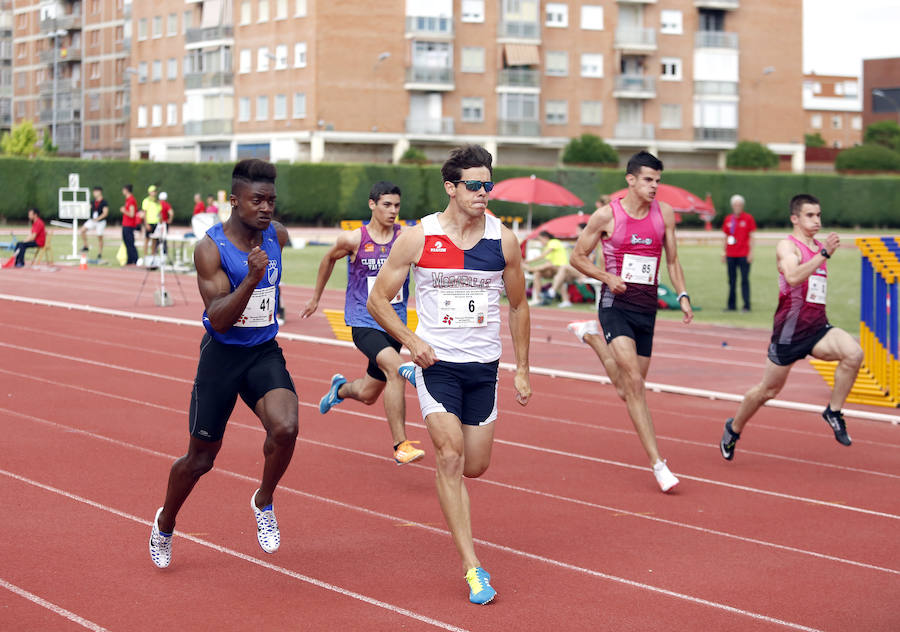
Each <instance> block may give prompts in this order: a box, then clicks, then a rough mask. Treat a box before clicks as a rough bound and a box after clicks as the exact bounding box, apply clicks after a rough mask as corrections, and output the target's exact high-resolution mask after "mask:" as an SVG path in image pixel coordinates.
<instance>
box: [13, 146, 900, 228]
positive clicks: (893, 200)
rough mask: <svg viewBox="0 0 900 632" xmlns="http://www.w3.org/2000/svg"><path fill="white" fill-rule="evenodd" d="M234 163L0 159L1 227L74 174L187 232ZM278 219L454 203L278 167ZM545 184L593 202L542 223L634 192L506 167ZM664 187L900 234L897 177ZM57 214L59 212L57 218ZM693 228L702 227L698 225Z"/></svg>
mask: <svg viewBox="0 0 900 632" xmlns="http://www.w3.org/2000/svg"><path fill="white" fill-rule="evenodd" d="M232 167H233V165H231V164H228V163H202V164H194V163H159V162H126V161H99V160H96V161H92V160H75V159H65V158H48V159H32V160H29V159H20V158H8V157H0V190H2V191H3V197H2V199H0V221H3V220H5V221H23V220H24V219H25V216H26V210H27V208H28V207H30V206H37V207H38V208H40V209H42V210H43V211H44V212H45V213H47V214H48V215H49V216H50V217H52V216H53V215H54V214H55V209H56V200H57V189H58V188H59V187H61V186H66V183H67V176H68V174H69V173H79V174H81V183H82V186H85V187H90V186H93V185H94V184H100V185H101V186H102V187H103V188H104V191H105V193H106V196H107V199H108V200H109V203H110V206H111V207H112V209H113V217H114V218H116V217H117V215H118V209H119V207H120V206H121V205H122V202H123V200H122V194H121V188H122V184H124V183H132V184H134V188H135V194H136V196H137V197H138V200H139V201H140V199H141V198H143V196H144V195H145V191H146V187H147V186H148V185H150V184H155V185H157V186H158V187H160V188H161V189H162V190H165V191H167V192H168V194H169V201H170V203H171V204H172V206H173V207H174V208H175V218H176V221H177V222H179V223H187V222H188V221H189V219H190V216H191V213H192V211H193V194H194V192H195V191H199V192H201V193H203V194H204V195H205V194H207V193H211V192H214V191H216V190H218V189H225V190H226V191H227V190H228V188H229V185H230V181H231V169H232ZM277 167H278V182H277V189H278V203H277V212H278V213H279V215H280V216H281V218H282V219H283V220H284V221H285V222H288V223H292V224H316V225H328V226H330V225H335V224H336V223H337V222H339V221H340V220H341V219H359V218H361V217H364V216H366V215H367V214H368V207H367V199H368V195H369V188H370V187H371V185H372V183H373V182H375V181H376V180H390V181H392V182H395V183H396V184H397V185H399V186H400V188H401V190H402V191H403V210H402V214H403V216H404V217H407V218H419V217H422V216H424V215H426V214H428V213H430V212H432V211H435V210H439V209H442V208H444V206H445V205H446V203H447V198H446V194H445V193H444V189H443V186H442V184H441V175H440V167H439V166H438V165H424V166H419V165H380V164H379V165H376V164H278V165H277ZM531 174H535V175H536V176H538V177H540V178H544V179H547V180H551V181H553V182H558V183H559V184H561V185H562V186H564V187H566V188H567V189H569V190H570V191H572V192H573V193H574V194H575V195H577V196H578V197H580V198H581V199H582V200H583V201H584V207H582V209H572V208H553V207H546V206H535V207H534V208H533V216H534V221H535V223H536V224H537V223H540V222H542V221H545V220H547V219H550V218H552V217H555V216H557V215H560V214H565V213H572V212H576V211H577V210H584V211H585V212H588V213H589V212H591V211H593V209H594V201H595V200H596V199H597V198H598V197H599V196H600V195H602V194H608V193H612V192H613V191H617V190H619V189H622V188H624V187H625V176H624V173H623V170H622V169H593V168H585V167H565V168H553V167H544V168H541V167H517V166H505V165H504V166H498V167H497V168H496V169H494V180H495V181H497V182H500V181H502V180H505V179H508V178H514V177H519V176H529V175H531ZM663 181H664V182H667V183H669V184H674V185H676V186H680V187H684V188H685V189H688V190H689V191H692V192H693V193H695V194H696V195H698V196H699V197H701V198H703V197H705V196H706V194H707V193H709V194H711V195H712V199H713V203H714V204H715V206H716V209H717V211H718V213H717V215H718V217H717V221H718V222H721V219H722V217H723V216H724V215H726V214H727V213H728V212H729V207H728V199H729V198H730V197H731V195H732V194H734V193H740V194H741V195H743V196H744V197H745V198H746V199H747V210H748V211H750V212H751V213H753V215H754V217H755V218H756V220H757V223H758V224H760V225H761V226H777V227H785V226H787V225H788V219H787V213H788V202H789V201H790V199H791V197H792V196H793V195H795V194H796V193H801V192H806V193H812V194H813V195H816V196H817V197H819V198H820V199H821V201H822V212H823V215H824V220H825V223H826V225H828V226H861V227H897V226H900V177H898V176H892V175H865V176H860V175H837V174H792V173H784V172H777V171H776V172H772V171H769V172H758V171H734V170H728V171H665V172H664V173H663ZM491 210H492V211H494V212H495V213H496V214H497V215H518V216H522V217H524V216H525V214H526V213H527V207H526V206H525V205H524V204H515V203H512V202H499V201H495V202H491ZM48 211H49V212H48ZM688 223H689V224H691V223H693V222H690V221H688Z"/></svg>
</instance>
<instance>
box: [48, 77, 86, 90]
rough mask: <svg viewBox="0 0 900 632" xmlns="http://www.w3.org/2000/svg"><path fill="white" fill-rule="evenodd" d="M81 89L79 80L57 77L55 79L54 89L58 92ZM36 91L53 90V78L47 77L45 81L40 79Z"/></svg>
mask: <svg viewBox="0 0 900 632" xmlns="http://www.w3.org/2000/svg"><path fill="white" fill-rule="evenodd" d="M80 89H81V81H80V80H78V79H67V78H66V79H64V78H59V79H57V80H56V91H57V92H58V93H61V92H74V91H77V90H80ZM38 91H39V92H40V93H41V94H50V93H52V92H53V79H48V80H47V81H42V82H40V83H39V84H38Z"/></svg>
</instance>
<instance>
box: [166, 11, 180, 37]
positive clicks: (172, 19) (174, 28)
mask: <svg viewBox="0 0 900 632" xmlns="http://www.w3.org/2000/svg"><path fill="white" fill-rule="evenodd" d="M177 34H178V14H177V13H170V14H169V25H168V28H167V29H166V35H168V36H169V37H171V36H173V35H177Z"/></svg>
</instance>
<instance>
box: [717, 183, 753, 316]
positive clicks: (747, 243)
mask: <svg viewBox="0 0 900 632" xmlns="http://www.w3.org/2000/svg"><path fill="white" fill-rule="evenodd" d="M730 203H731V210H732V213H731V215H729V216H728V217H726V218H725V222H724V223H723V224H722V232H724V233H725V251H724V252H723V254H722V260H723V261H725V263H727V264H728V307H727V308H726V311H729V312H733V311H735V310H736V309H737V296H736V290H737V276H738V272H739V271H740V273H741V298H743V299H744V311H745V312H749V311H750V264H751V263H753V231H755V230H756V220H754V219H753V216H752V215H751V214H750V213H746V212H744V204H745V201H744V198H743V197H742V196H740V195H737V194H735V195H732V196H731V200H730Z"/></svg>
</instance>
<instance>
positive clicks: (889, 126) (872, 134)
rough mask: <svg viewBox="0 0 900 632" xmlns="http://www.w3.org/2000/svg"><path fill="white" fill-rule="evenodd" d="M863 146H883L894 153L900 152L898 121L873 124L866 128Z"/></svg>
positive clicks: (899, 126)
mask: <svg viewBox="0 0 900 632" xmlns="http://www.w3.org/2000/svg"><path fill="white" fill-rule="evenodd" d="M863 144H864V145H881V146H882V147H887V148H888V149H893V150H894V151H900V125H897V121H878V122H877V123H872V124H871V125H869V126H868V127H867V128H866V133H865V134H864V135H863Z"/></svg>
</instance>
